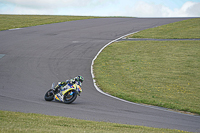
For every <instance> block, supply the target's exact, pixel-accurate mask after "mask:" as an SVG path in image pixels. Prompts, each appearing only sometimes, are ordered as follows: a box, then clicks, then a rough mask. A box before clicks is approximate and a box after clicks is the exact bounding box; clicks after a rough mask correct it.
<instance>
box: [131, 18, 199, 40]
mask: <svg viewBox="0 0 200 133" xmlns="http://www.w3.org/2000/svg"><path fill="white" fill-rule="evenodd" d="M128 37H131V38H157V39H180V38H200V18H194V19H189V20H184V21H180V22H176V23H171V24H167V25H164V26H159V27H155V28H150V29H146V30H143V31H140V32H138V33H136V34H133V35H130V36H128Z"/></svg>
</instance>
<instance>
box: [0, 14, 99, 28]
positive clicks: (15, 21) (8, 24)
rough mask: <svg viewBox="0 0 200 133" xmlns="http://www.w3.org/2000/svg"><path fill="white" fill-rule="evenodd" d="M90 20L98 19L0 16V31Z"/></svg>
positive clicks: (88, 17) (51, 16)
mask: <svg viewBox="0 0 200 133" xmlns="http://www.w3.org/2000/svg"><path fill="white" fill-rule="evenodd" d="M91 18H98V17H92V16H53V15H0V31H1V30H8V29H14V28H22V27H30V26H36V25H43V24H51V23H59V22H66V21H74V20H82V19H91Z"/></svg>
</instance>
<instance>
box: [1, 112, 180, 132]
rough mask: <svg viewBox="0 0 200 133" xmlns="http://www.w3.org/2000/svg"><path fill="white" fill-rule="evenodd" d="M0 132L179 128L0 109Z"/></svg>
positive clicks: (150, 130)
mask: <svg viewBox="0 0 200 133" xmlns="http://www.w3.org/2000/svg"><path fill="white" fill-rule="evenodd" d="M0 123H1V124H0V132H1V133H16V132H21V133H23V132H31V133H36V132H37V133H40V132H41V133H43V132H52V133H53V132H70V133H104V132H106V133H180V132H184V131H181V130H171V129H158V128H150V127H144V126H133V125H125V124H115V123H108V122H93V121H86V120H78V119H73V118H66V117H56V116H47V115H41V114H32V113H31V114H30V113H18V112H9V111H0Z"/></svg>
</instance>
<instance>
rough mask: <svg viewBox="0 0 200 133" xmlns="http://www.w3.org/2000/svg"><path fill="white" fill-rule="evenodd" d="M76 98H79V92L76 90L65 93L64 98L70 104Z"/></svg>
mask: <svg viewBox="0 0 200 133" xmlns="http://www.w3.org/2000/svg"><path fill="white" fill-rule="evenodd" d="M71 93H73V94H71ZM76 98H77V92H76V91H75V90H71V91H69V92H67V93H65V94H64V98H63V100H64V103H66V104H70V103H72V102H73V101H74V100H76Z"/></svg>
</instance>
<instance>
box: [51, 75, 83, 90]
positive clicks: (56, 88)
mask: <svg viewBox="0 0 200 133" xmlns="http://www.w3.org/2000/svg"><path fill="white" fill-rule="evenodd" d="M83 80H84V78H83V76H80V75H79V76H77V77H75V78H74V79H70V80H66V82H58V84H57V85H56V87H55V88H54V89H55V91H58V90H59V89H60V88H61V87H63V86H65V85H67V84H75V83H77V84H78V85H80V86H82V82H83Z"/></svg>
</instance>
